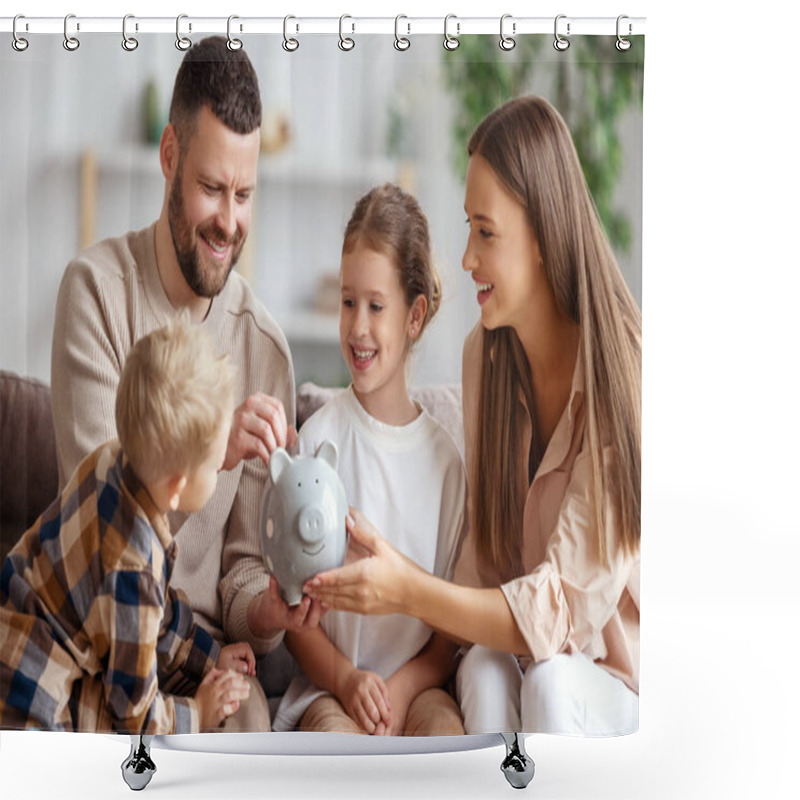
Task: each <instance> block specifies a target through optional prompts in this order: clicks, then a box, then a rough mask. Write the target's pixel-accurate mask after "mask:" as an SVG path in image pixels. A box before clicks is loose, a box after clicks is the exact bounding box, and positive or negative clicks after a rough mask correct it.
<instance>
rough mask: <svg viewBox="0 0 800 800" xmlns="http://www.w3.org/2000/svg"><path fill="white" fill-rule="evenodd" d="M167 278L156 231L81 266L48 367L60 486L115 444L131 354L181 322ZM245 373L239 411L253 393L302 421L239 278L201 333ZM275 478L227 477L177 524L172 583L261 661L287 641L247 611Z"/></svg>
mask: <svg viewBox="0 0 800 800" xmlns="http://www.w3.org/2000/svg"><path fill="white" fill-rule="evenodd" d="M175 313H176V312H175V309H173V308H172V306H171V305H170V302H169V300H168V299H167V296H166V293H165V292H164V288H163V287H162V285H161V279H160V277H159V274H158V267H157V264H156V251H155V224H153V225H151V226H150V227H149V228H145V229H144V230H140V231H134V232H131V233H128V234H126V235H125V236H122V237H120V238H118V239H107V240H105V241H103V242H100V243H98V244H96V245H93V246H92V247H89V248H88V249H86V250H84V251H83V252H82V253H80V255H79V256H78V257H77V258H76V259H75V260H74V261H72V262H71V263H70V264H69V265H68V266H67V269H66V272H65V273H64V277H63V279H62V281H61V288H60V290H59V294H58V302H57V305H56V317H55V329H54V332H53V351H52V364H51V383H52V395H53V417H54V421H55V429H56V444H57V447H58V458H59V474H60V484H61V487H62V488H63V486H64V484H65V482H66V480H67V479H68V478H69V476H70V475H71V474H72V472H73V471H74V469H75V468H76V467H77V465H78V463H79V462H80V460H81V459H82V458H83V457H84V456H85V455H87V453H90V452H91V451H92V450H94V449H95V448H96V447H97V446H98V445H99V444H101V443H102V442H105V441H107V440H108V439H113V438H115V437H116V426H115V423H114V403H115V396H116V391H117V384H118V382H119V376H120V372H121V370H122V366H123V364H124V362H125V356H126V355H127V353H128V351H129V350H130V349H131V347H132V346H133V344H134V343H135V342H136V341H137V340H138V339H139V338H141V337H142V336H144V335H145V334H147V333H149V332H150V331H152V330H154V329H156V328H160V327H162V326H163V325H164V324H166V322H167V321H168V320H169V319H170V317H172V316H174V315H175ZM201 324H202V327H203V329H204V330H205V331H206V332H207V333H208V334H209V335H210V336H211V338H212V340H213V342H214V344H215V346H216V348H217V350H218V351H219V352H221V353H227V354H228V355H229V357H230V361H231V363H232V364H233V366H234V368H235V370H236V404H237V405H239V404H240V403H242V402H243V401H244V400H245V398H246V397H248V396H249V395H251V394H253V393H255V392H258V391H260V392H264V393H265V394H268V395H271V396H273V397H277V398H279V399H280V400H281V401H282V402H283V404H284V407H285V409H286V416H287V418H288V420H289V422H290V423H293V422H294V415H295V403H294V373H293V370H292V361H291V356H290V353H289V347H288V344H287V342H286V338H285V337H284V335H283V333H282V331H281V330H280V328H279V327H278V325H277V323H276V322H275V321H274V320H273V318H272V317H271V316H270V315H269V313H268V312H267V310H266V309H265V308H264V306H263V305H262V304H261V303H260V302H259V301H258V299H257V298H256V297H255V295H254V294H253V292H252V290H251V289H250V287H249V285H248V284H247V283H246V282H245V280H244V279H243V278H242V277H241V276H240V275H239V274H238V273H236V272H232V273H231V275H230V278H229V279H228V282H227V284H226V285H225V288H224V289H223V290H222V292H221V293H220V294H219V295H218V296H217V297H215V298H214V300H213V301H212V304H211V308H210V310H209V312H208V315H207V317H206V319H205V320H204V321H203V322H202V323H201ZM266 480H267V471H266V468H265V467H264V465H263V463H262V462H261V461H260V459H253V460H251V461H246V462H242V463H240V464H239V466H238V467H237V468H236V469H234V470H232V471H230V472H224V473H221V474H220V477H219V482H218V484H217V489H216V492H215V493H214V496H213V497H212V498H211V500H210V501H209V503H208V504H207V505H206V506H205V508H203V510H202V511H199V512H197V513H195V514H192V515H190V516H188V517H187V516H185V515H183V514H172V515H170V524H171V528H172V532H173V534H174V535H175V536H176V541H177V544H178V550H179V555H178V558H177V561H176V564H175V570H174V572H173V576H172V584H173V585H174V586H177V587H178V588H180V589H183V591H184V592H186V594H187V595H188V597H189V600H190V602H191V604H192V607H193V609H194V610H195V612H196V613H197V614H198V615H199V617H200V619H201V621H202V623H203V624H204V625H205V627H207V628H208V629H209V630H210V631H211V632H212V633H213V634H214V635H215V636H216V637H217V638H219V639H220V640H225V641H242V640H244V641H248V642H250V643H251V644H252V645H253V649H254V650H255V652H256V653H257V654H262V653H265V652H268V651H269V650H271V649H272V648H273V647H274V646H275V645H276V644H277V643H278V642H279V641H280V638H281V637H280V635H279V636H277V637H276V638H274V639H258V638H256V637H254V635H253V633H252V632H251V631H250V629H249V627H248V625H247V608H248V605H249V604H250V601H251V600H252V599H253V597H255V596H256V595H257V594H258V593H259V592H261V591H263V590H264V589H266V588H267V586H268V585H269V579H268V577H267V574H266V571H265V569H264V566H263V562H262V559H261V546H260V541H259V532H258V523H259V511H260V502H261V493H262V490H263V487H264V484H265V482H266Z"/></svg>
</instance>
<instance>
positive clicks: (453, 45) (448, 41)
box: [442, 14, 461, 51]
mask: <svg viewBox="0 0 800 800" xmlns="http://www.w3.org/2000/svg"><path fill="white" fill-rule="evenodd" d="M451 19H454V20H458V17H457V16H456V15H455V14H448V15H447V16H446V17H445V18H444V41H443V42H442V46H443V47H444V49H445V50H451V51H452V50H458V46H459V45H460V44H461V42H460V41H459V40H458V34H460V33H461V23H460V22H458V21H456V35H455V36H451V35H450V33H449V32H448V30H447V23H448V22H450V20H451Z"/></svg>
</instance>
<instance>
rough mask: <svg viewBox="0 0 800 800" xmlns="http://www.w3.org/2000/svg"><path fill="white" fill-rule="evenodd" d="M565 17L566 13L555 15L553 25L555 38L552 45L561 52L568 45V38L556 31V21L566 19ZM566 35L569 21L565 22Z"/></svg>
mask: <svg viewBox="0 0 800 800" xmlns="http://www.w3.org/2000/svg"><path fill="white" fill-rule="evenodd" d="M566 18H567V15H566V14H559V15H558V16H557V17H556V22H555V27H554V33H555V37H556V38H555V39H554V40H553V47H555V49H556V50H558V51H559V52H562V53H563V52H564V50H566V49H567V48H568V47H569V39H565V38H564V37H563V36H562V35H561V34H560V33H559V32H558V21H559V20H560V19H566ZM567 36H569V22H568V23H567Z"/></svg>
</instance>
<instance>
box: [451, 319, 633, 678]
mask: <svg viewBox="0 0 800 800" xmlns="http://www.w3.org/2000/svg"><path fill="white" fill-rule="evenodd" d="M482 343H483V328H482V326H481V325H480V323H479V324H478V325H476V327H475V328H474V329H473V330H472V332H471V333H470V334H469V336H468V337H467V340H466V342H465V344H464V361H463V371H462V382H463V389H464V391H463V405H464V409H463V410H464V435H465V455H466V459H467V473H468V475H469V476H470V479H471V477H472V476H471V469H470V464H471V460H472V454H473V448H474V444H475V434H476V425H477V420H476V414H477V404H478V382H479V379H480V363H481V349H482ZM583 396H584V372H583V366H582V359H581V353H579V355H578V359H577V363H576V365H575V371H574V374H573V378H572V390H571V392H570V398H569V401H568V403H567V406H566V408H565V409H564V413H563V414H562V416H561V419H560V420H559V422H558V425H557V427H556V430H555V431H554V433H553V436H552V437H551V439H550V442H549V444H548V446H547V450H546V452H545V455H544V458H543V459H542V462H541V464H540V466H539V468H538V470H537V472H536V475H535V477H534V480H533V483H532V484H531V485H530V487H529V489H528V496H527V499H526V501H525V512H524V530H523V553H522V560H523V564H524V573H525V574H523V575H514V574H510V573H511V570H510V569H509V570H506V571H502V570H501V571H498V570H494V569H490V568H488V567H487V566H486V565H485V564H479V563H478V562H477V559H476V556H475V546H474V539H473V536H472V532H470V533H469V535H468V537H467V539H466V540H465V542H464V545H463V548H462V551H461V556H460V559H459V562H458V564H457V566H456V571H455V580H456V582H457V583H461V584H463V585H467V586H483V587H488V586H500V588H501V589H502V591H503V594H504V595H505V597H506V600H507V601H508V605H509V607H510V608H511V612H512V614H513V615H514V619H515V620H516V622H517V625H518V626H519V629H520V631H521V632H522V635H523V636H524V638H525V641H526V642H527V644H528V646H529V648H530V651H531V654H532V657H533V659H534V660H535V661H541V660H544V659H547V658H550V657H551V656H553V655H555V654H556V653H562V652H565V653H572V652H576V651H580V652H582V653H583V654H584V655H586V656H588V657H589V658H591V659H592V660H594V661H597V662H598V664H600V666H602V667H604V668H605V669H607V670H608V671H609V672H611V673H612V674H614V675H616V676H617V677H619V678H621V679H622V680H623V681H624V682H625V683H626V684H627V685H628V686H629V687H630V688H631V689H633V691H635V692H637V693H638V691H639V572H640V557H639V553H638V551H637V553H636V554H635V555H633V556H631V555H628V554H626V553H625V551H624V549H623V548H622V546H621V542H620V536H619V534H618V529H617V523H616V520H615V516H614V512H613V508H612V504H611V503H610V502H609V501H610V495H609V494H606V497H605V498H604V500H605V502H604V504H603V505H604V513H605V519H606V526H605V528H606V533H605V540H606V552H607V561H608V563H607V564H604V563H603V562H602V560H601V558H600V555H599V549H598V543H597V532H596V525H595V523H594V513H593V508H592V501H591V462H590V459H589V453H588V450H587V449H585V448H584V414H583ZM518 413H519V414H520V420H521V421H522V423H523V425H524V426H525V427H524V429H525V430H526V440H529V439H530V418H529V416H528V412H527V409H526V407H525V404H524V402H523V401H522V399H520V403H519V406H518ZM525 455H526V458H525V459H524V460H521V461H520V464H519V469H520V470H522V471H524V474H525V475H526V476H527V453H526V454H525ZM603 456H604V460H605V462H606V463H608V461H609V460H610V459H612V458H613V457H614V452H613V448H612V447H607V448H605V450H604V451H603ZM526 479H527V478H526ZM475 491H476V488H475V487H474V486H472V485H470V486H469V493H470V496H472V495H473V493H474V492H475Z"/></svg>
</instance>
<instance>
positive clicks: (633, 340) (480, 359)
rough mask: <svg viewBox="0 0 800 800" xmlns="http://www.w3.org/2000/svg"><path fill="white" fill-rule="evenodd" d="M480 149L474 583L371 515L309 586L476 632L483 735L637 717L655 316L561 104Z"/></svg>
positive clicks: (545, 106)
mask: <svg viewBox="0 0 800 800" xmlns="http://www.w3.org/2000/svg"><path fill="white" fill-rule="evenodd" d="M468 149H469V153H470V161H469V167H468V170H467V186H466V200H465V209H466V212H467V221H468V223H469V227H470V234H469V240H468V243H467V247H466V251H465V253H464V258H463V266H464V269H466V270H468V271H470V272H471V273H472V276H473V279H474V281H475V284H476V288H477V293H478V302H479V304H480V309H481V322H480V323H479V324H478V325H477V326H476V327H475V329H474V330H473V332H472V333H471V334H470V335H469V337H468V339H467V341H466V344H465V346H464V361H463V398H464V434H465V444H466V461H467V469H468V475H469V479H470V485H471V493H470V497H471V510H470V530H469V536H468V538H467V540H466V541H465V542H464V545H463V547H462V551H461V557H460V560H459V563H458V565H457V567H456V583H448V582H447V581H445V580H442V579H440V578H437V577H435V576H432V575H430V574H429V573H427V572H425V571H424V570H422V569H420V568H419V567H418V566H417V565H416V564H414V563H413V562H412V561H410V560H409V559H407V558H405V557H403V555H402V554H401V553H398V552H397V551H396V550H395V549H394V548H393V547H391V546H390V545H389V544H388V543H387V542H386V541H385V540H383V539H382V538H381V537H380V536H379V535H378V534H377V531H376V530H375V528H374V526H373V525H372V524H371V523H370V522H369V521H368V519H367V518H365V516H363V515H361V514H360V513H354V515H353V517H354V518H353V520H351V522H350V531H351V534H352V536H353V538H354V540H355V541H356V542H357V543H358V544H359V545H361V546H362V547H363V548H365V549H366V550H367V552H368V553H369V555H370V556H372V557H371V558H367V559H363V560H361V561H358V562H356V563H353V564H350V565H347V566H345V567H342V568H341V569H339V570H335V571H333V572H330V573H327V574H323V575H320V576H317V578H315V579H314V580H313V581H311V582H309V584H308V586H307V589H308V591H309V593H310V594H311V596H312V597H315V598H316V599H318V600H321V601H322V602H324V603H327V604H330V605H332V606H333V607H335V608H340V609H343V610H349V611H357V612H361V613H368V614H395V613H401V614H408V615H411V616H413V617H416V618H418V619H419V620H421V621H424V622H425V623H427V624H428V625H430V626H431V627H432V628H434V629H436V630H438V631H440V632H442V633H444V634H446V635H447V636H448V637H450V638H451V639H453V640H455V641H459V642H466V643H473V647H472V648H471V649H470V650H469V652H468V653H467V655H466V656H465V658H464V659H463V661H462V663H461V666H460V668H459V673H458V680H457V684H458V696H459V700H460V703H461V709H462V712H463V714H464V726H465V729H466V731H467V732H468V733H481V732H488V731H526V732H555V733H583V734H590V735H603V734H619V733H625V732H632V731H635V730H636V729H637V727H638V656H637V654H638V641H639V532H640V527H639V496H640V452H641V449H640V402H641V316H640V313H639V310H638V308H637V306H636V303H635V302H634V300H633V298H632V297H631V295H630V292H629V291H628V289H627V287H626V286H625V282H624V280H623V279H622V276H621V274H620V272H619V269H618V268H617V265H616V262H615V260H614V257H613V255H612V253H611V249H610V247H609V246H608V243H607V241H606V239H605V236H604V234H603V231H602V227H601V225H600V223H599V221H598V219H597V216H596V212H595V210H594V206H593V204H592V200H591V197H590V195H589V192H588V190H587V188H586V183H585V181H584V178H583V174H582V172H581V168H580V164H579V162H578V158H577V155H576V153H575V149H574V147H573V145H572V140H571V137H570V134H569V131H568V130H567V127H566V125H565V124H564V121H563V120H562V119H561V117H560V115H559V114H558V112H557V111H556V110H555V109H554V108H553V107H552V106H551V105H550V104H549V103H548V102H547V101H545V100H543V99H541V98H538V97H525V98H520V99H518V100H514V101H511V102H509V103H507V104H505V105H504V106H501V107H500V108H498V109H497V110H495V111H494V112H492V113H491V114H490V115H489V116H488V117H487V118H486V119H485V120H484V121H483V122H482V123H481V124H480V125H479V126H478V128H477V130H476V131H475V133H474V134H473V136H472V138H471V139H470V142H469V148H468ZM367 516H368V515H367Z"/></svg>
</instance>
